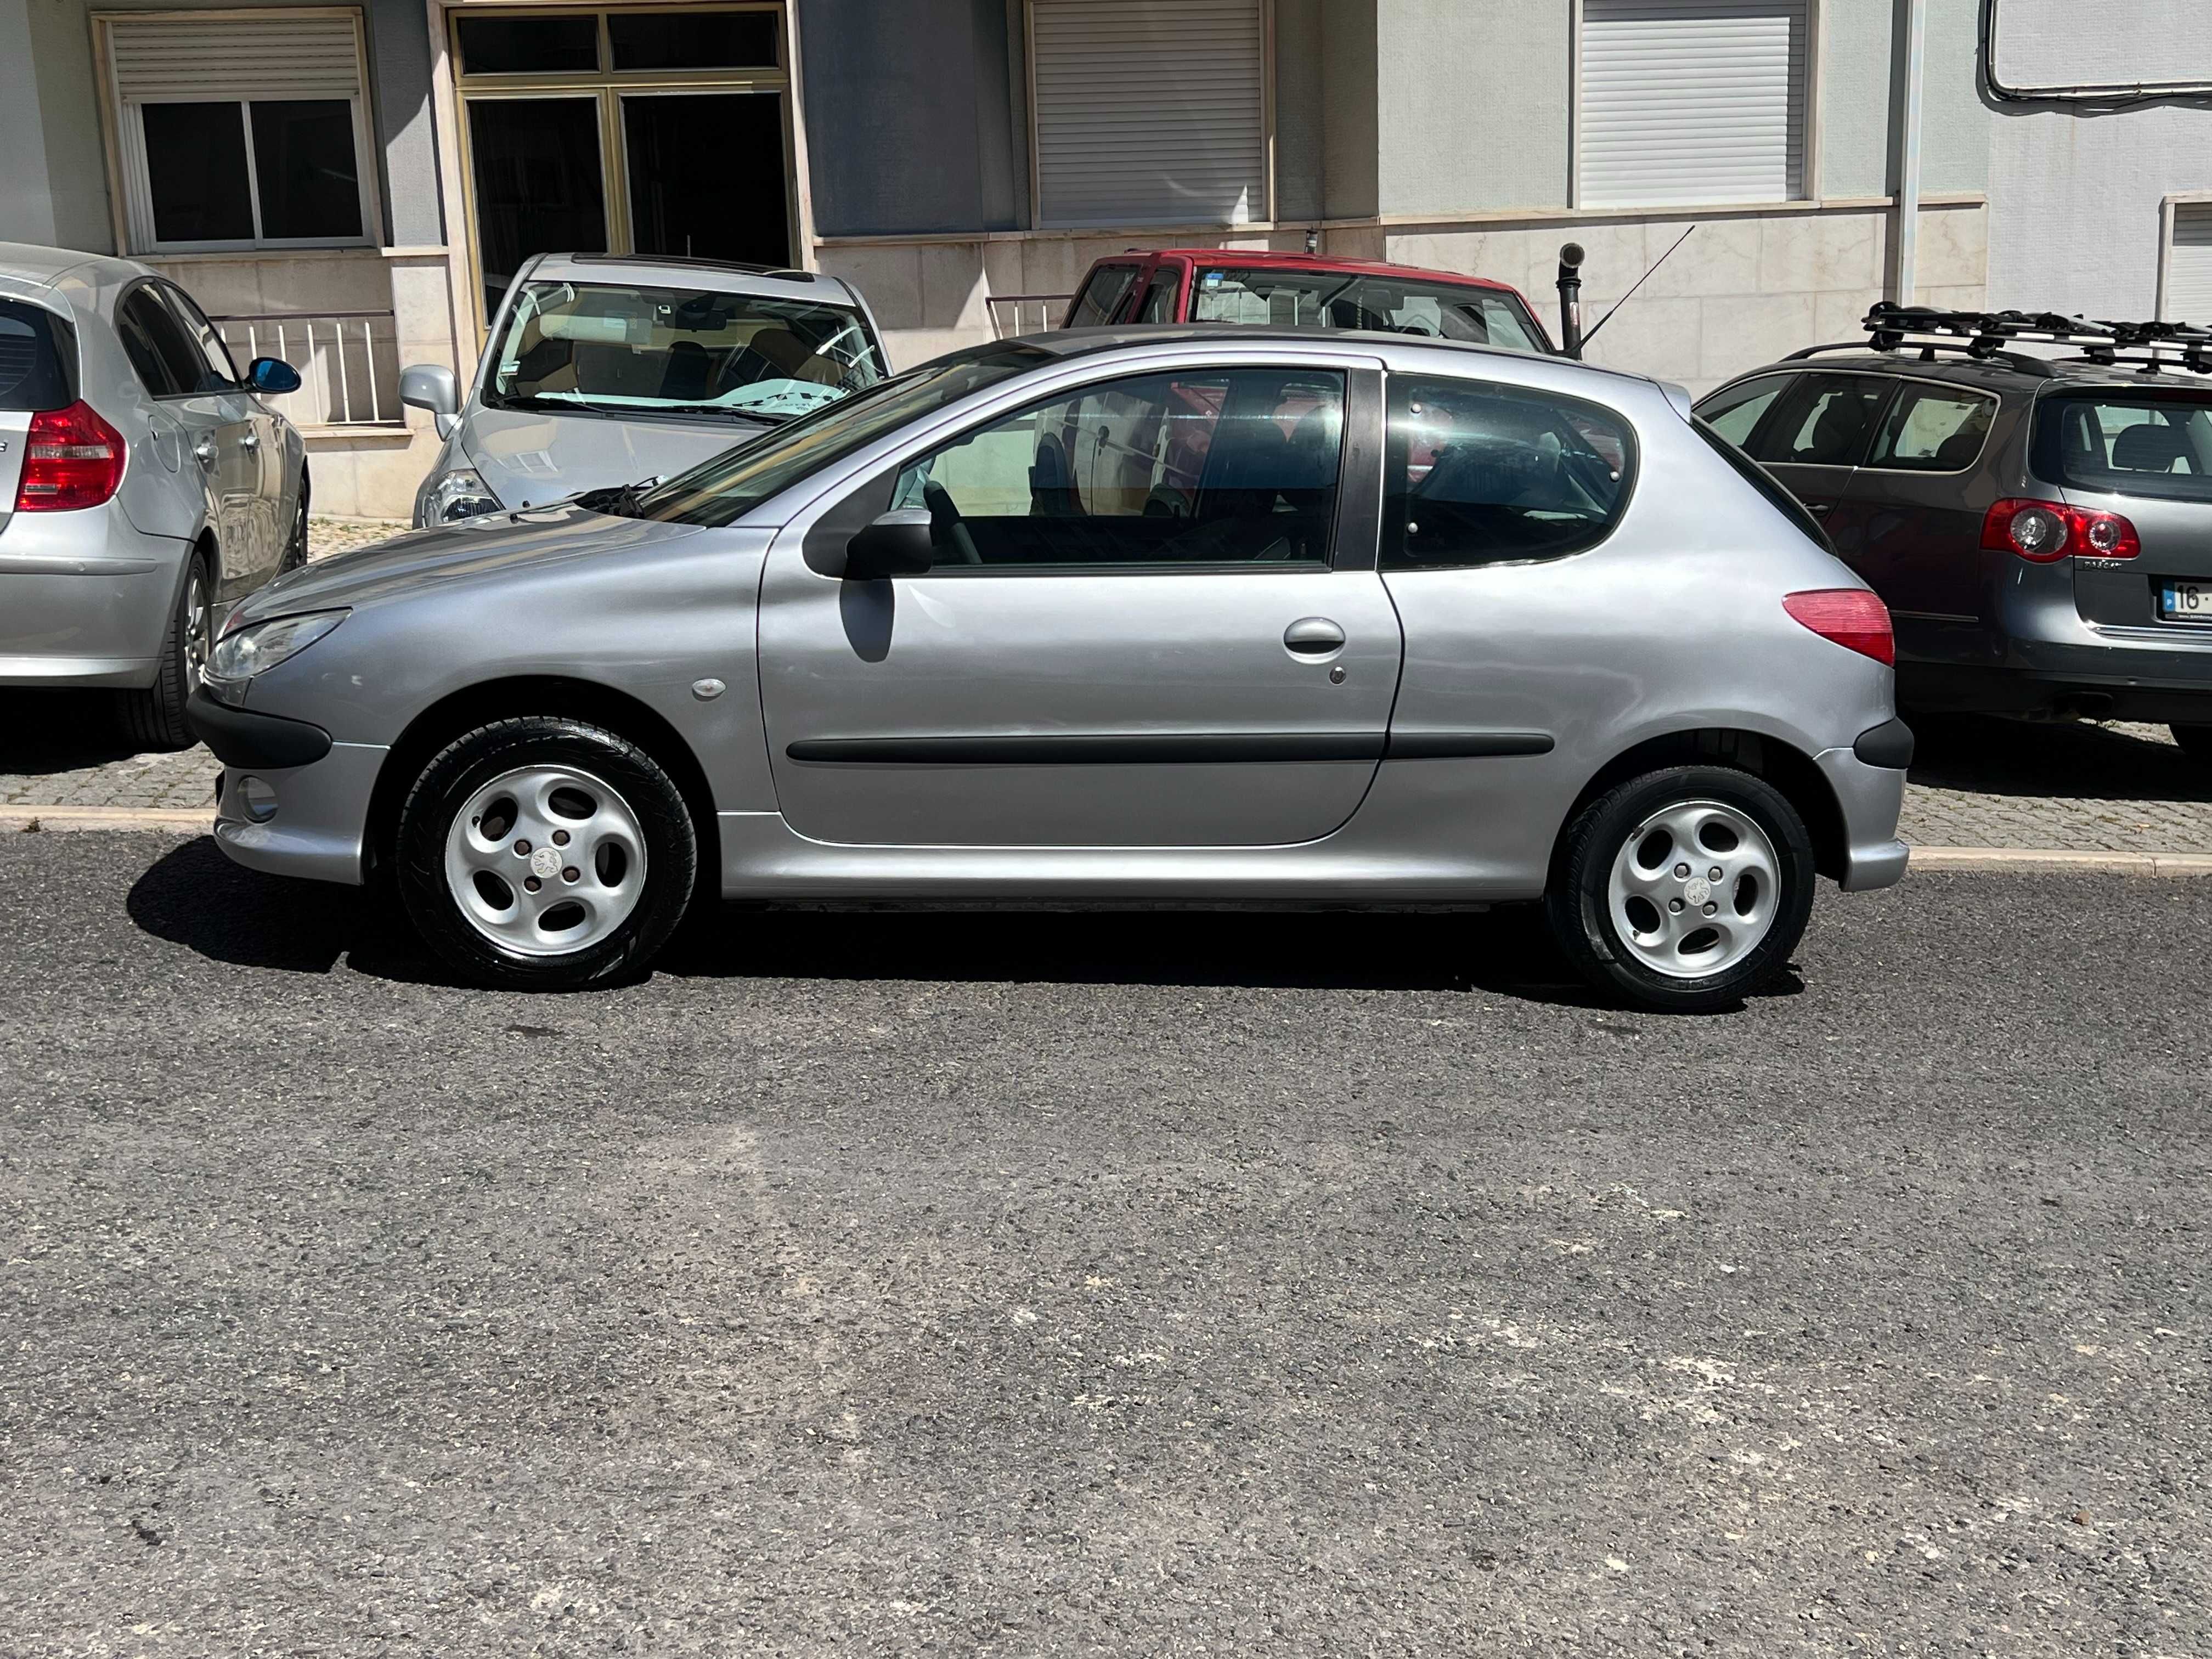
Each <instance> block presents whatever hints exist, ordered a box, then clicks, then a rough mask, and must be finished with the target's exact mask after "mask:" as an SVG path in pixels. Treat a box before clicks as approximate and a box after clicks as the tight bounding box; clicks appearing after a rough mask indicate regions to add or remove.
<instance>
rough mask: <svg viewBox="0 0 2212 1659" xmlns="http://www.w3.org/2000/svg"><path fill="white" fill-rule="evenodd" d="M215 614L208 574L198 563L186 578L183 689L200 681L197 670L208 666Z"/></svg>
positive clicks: (189, 688)
mask: <svg viewBox="0 0 2212 1659" xmlns="http://www.w3.org/2000/svg"><path fill="white" fill-rule="evenodd" d="M213 623H214V616H213V614H212V611H211V610H210V606H209V605H208V583H207V573H206V572H205V571H204V570H203V569H202V568H200V567H199V566H198V565H197V564H195V565H194V566H193V567H192V574H191V575H190V576H189V577H187V578H186V579H185V690H187V691H190V690H191V689H192V688H193V687H195V686H197V684H199V683H200V670H201V669H203V668H204V667H205V666H206V665H207V659H208V646H209V641H208V635H209V633H210V631H211V628H212V624H213Z"/></svg>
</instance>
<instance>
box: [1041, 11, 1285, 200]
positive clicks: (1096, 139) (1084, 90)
mask: <svg viewBox="0 0 2212 1659" xmlns="http://www.w3.org/2000/svg"><path fill="white" fill-rule="evenodd" d="M1029 31H1030V88H1031V101H1032V107H1033V110H1034V116H1033V119H1034V122H1035V125H1036V208H1037V222H1038V224H1039V225H1040V226H1042V227H1048V228H1069V227H1082V226H1101V227H1108V226H1142V225H1207V226H1215V225H1222V226H1226V225H1242V224H1252V223H1255V222H1261V221H1264V220H1265V219H1266V218H1267V216H1268V215H1269V212H1270V211H1271V210H1270V206H1269V204H1268V200H1267V15H1266V0H1030V5H1029Z"/></svg>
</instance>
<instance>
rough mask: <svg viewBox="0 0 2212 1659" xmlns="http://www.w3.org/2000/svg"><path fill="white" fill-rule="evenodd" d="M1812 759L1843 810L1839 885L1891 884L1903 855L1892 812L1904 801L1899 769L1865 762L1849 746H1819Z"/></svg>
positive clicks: (1852, 889) (1855, 889)
mask: <svg viewBox="0 0 2212 1659" xmlns="http://www.w3.org/2000/svg"><path fill="white" fill-rule="evenodd" d="M1875 729H1876V730H1877V731H1879V730H1881V728H1880V727H1876V728H1875ZM1814 763H1816V764H1817V765H1818V766H1819V767H1820V772H1821V775H1823V776H1824V777H1826V779H1827V781H1828V787H1829V788H1831V789H1832V790H1833V791H1834V792H1835V796H1836V805H1837V806H1838V809H1840V810H1841V811H1842V814H1843V820H1844V867H1843V871H1842V873H1841V875H1840V876H1839V877H1838V885H1840V886H1841V887H1842V888H1843V890H1844V891H1845V892H1846V893H1864V892H1869V891H1871V890H1873V889H1875V888H1877V887H1893V886H1895V885H1896V884H1898V883H1899V881H1901V880H1902V879H1904V877H1905V859H1906V857H1907V856H1908V850H1907V848H1906V847H1905V843H1904V842H1901V841H1899V839H1898V838H1897V815H1898V813H1899V811H1902V810H1903V809H1904V806H1905V772H1904V770H1903V769H1902V768H1899V767H1892V766H1869V765H1868V764H1867V763H1866V762H1864V761H1863V760H1861V759H1860V758H1859V757H1857V755H1856V754H1854V753H1853V752H1852V751H1851V750H1849V749H1824V750H1821V751H1820V753H1819V754H1818V755H1816V756H1814Z"/></svg>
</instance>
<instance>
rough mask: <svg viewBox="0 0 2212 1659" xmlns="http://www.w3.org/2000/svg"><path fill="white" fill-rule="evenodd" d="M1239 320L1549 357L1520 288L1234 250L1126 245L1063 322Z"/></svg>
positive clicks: (1548, 345)
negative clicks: (1147, 249) (1463, 342)
mask: <svg viewBox="0 0 2212 1659" xmlns="http://www.w3.org/2000/svg"><path fill="white" fill-rule="evenodd" d="M1109 323H1246V324H1251V325H1255V326H1259V327H1266V328H1301V327H1303V328H1364V329H1379V330H1382V331H1384V332H1386V333H1392V334H1419V335H1425V336H1428V337H1431V338H1441V339H1446V340H1469V341H1473V342H1474V343H1476V344H1478V345H1494V346H1504V347H1505V348H1507V349H1510V350H1515V351H1538V352H1555V351H1556V348H1555V347H1554V346H1553V344H1552V340H1551V337H1550V336H1549V335H1547V333H1545V332H1544V325H1542V324H1541V323H1540V322H1538V321H1537V320H1536V316H1535V313H1534V312H1532V311H1530V310H1529V309H1528V301H1525V300H1523V299H1522V297H1521V295H1520V294H1519V292H1518V291H1517V290H1516V289H1512V288H1510V287H1509V286H1508V285H1507V284H1505V283H1494V282H1492V281H1490V280H1489V279H1488V278H1487V277H1482V276H1457V275H1455V274H1454V273H1453V272H1451V271H1448V270H1419V269H1418V268H1417V267H1415V266H1413V265H1391V264H1381V263H1379V262H1377V261H1375V260H1370V259H1330V258H1322V256H1321V255H1319V254H1316V253H1262V252H1248V251H1244V250H1240V249H1232V248H1167V249H1164V250H1163V251H1161V252H1150V253H1148V252H1143V251H1141V250H1136V249H1133V250H1131V251H1130V252H1127V253H1125V254H1119V255H1116V256H1115V258H1110V259H1101V260H1099V261H1098V262H1097V264H1094V265H1092V266H1091V269H1090V270H1088V271H1087V272H1085V275H1084V278H1083V283H1082V285H1081V286H1080V287H1079V288H1078V289H1077V290H1076V294H1075V299H1074V301H1073V303H1072V304H1071V305H1070V306H1069V307H1068V308H1067V315H1066V318H1065V319H1063V320H1062V322H1061V323H1060V326H1061V327H1062V328H1099V327H1103V326H1105V325H1108V324H1109Z"/></svg>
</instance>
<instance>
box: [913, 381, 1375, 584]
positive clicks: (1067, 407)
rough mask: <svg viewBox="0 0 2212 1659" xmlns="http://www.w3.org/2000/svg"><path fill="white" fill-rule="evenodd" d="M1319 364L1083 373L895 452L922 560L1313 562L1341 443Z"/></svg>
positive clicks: (945, 564)
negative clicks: (943, 441) (922, 542)
mask: <svg viewBox="0 0 2212 1659" xmlns="http://www.w3.org/2000/svg"><path fill="white" fill-rule="evenodd" d="M1343 430H1344V375H1343V374H1342V373H1341V372H1340V371H1338V370H1334V369H1313V368H1239V369H1200V370H1193V371H1179V372H1175V373H1170V374H1145V375H1133V376H1129V377H1127V378H1125V379H1121V380H1108V381H1103V382H1101V383H1100V384H1098V385H1096V386H1085V387H1084V388H1082V389H1081V390H1080V391H1079V392H1071V393H1066V394H1063V395H1061V396H1059V397H1056V398H1052V399H1051V400H1050V401H1048V402H1046V403H1042V404H1035V405H1033V406H1031V407H1030V408H1028V409H1025V410H1021V411H1019V412H1018V413H1017V414H1014V415H1011V416H1005V417H1003V418H1001V419H1000V420H998V421H995V422H992V423H991V424H990V425H988V426H987V427H983V428H980V429H979V430H976V431H974V432H970V433H968V434H966V435H963V436H962V437H961V438H959V439H958V440H957V441H954V442H952V443H951V444H948V445H946V446H945V447H943V448H941V449H939V450H938V451H936V452H935V453H933V454H930V455H927V456H926V457H924V458H922V459H920V460H917V461H915V462H912V463H910V464H908V465H907V466H906V467H904V468H903V469H902V470H901V471H900V473H899V475H898V482H897V484H896V488H895V489H894V491H893V494H892V500H891V504H892V506H893V507H919V508H925V509H927V512H928V513H929V515H930V529H931V533H932V537H933V540H934V542H935V544H936V549H937V568H939V569H957V568H959V567H961V566H963V565H964V566H975V567H979V568H983V569H990V568H1002V569H1004V568H1036V567H1040V566H1042V567H1051V566H1099V565H1120V566H1127V565H1183V566H1188V565H1223V564H1229V565H1250V564H1268V565H1273V566H1278V567H1279V566H1281V565H1284V564H1309V565H1310V564H1319V563H1323V562H1326V561H1327V559H1328V543H1329V531H1330V526H1332V524H1333V523H1334V519H1335V511H1336V482H1337V466H1338V459H1339V455H1340V450H1341V448H1342V445H1343Z"/></svg>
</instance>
